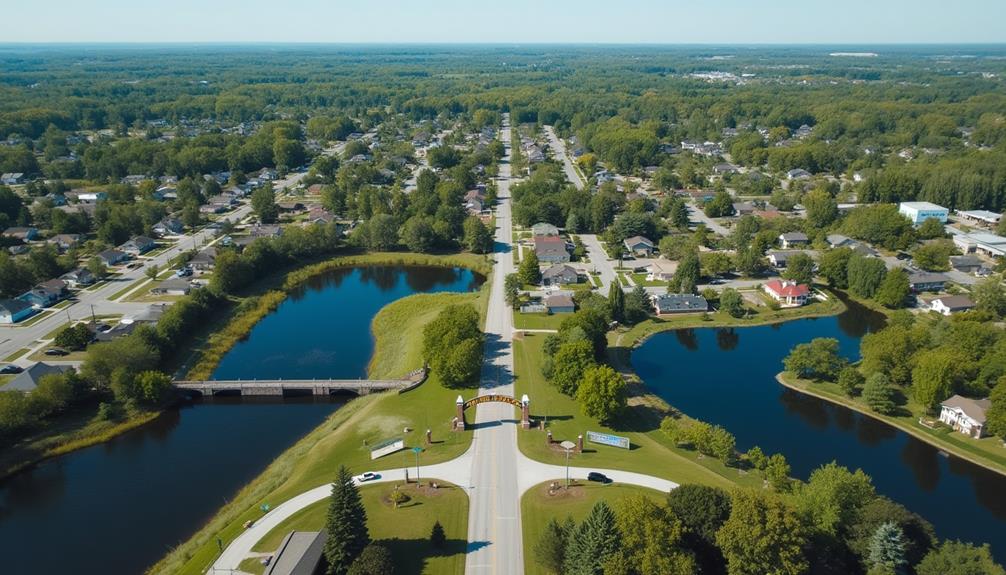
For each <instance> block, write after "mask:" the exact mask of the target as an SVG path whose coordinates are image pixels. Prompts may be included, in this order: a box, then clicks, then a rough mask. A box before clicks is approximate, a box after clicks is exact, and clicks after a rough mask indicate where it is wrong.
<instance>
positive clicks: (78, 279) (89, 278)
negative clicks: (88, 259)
mask: <svg viewBox="0 0 1006 575" xmlns="http://www.w3.org/2000/svg"><path fill="white" fill-rule="evenodd" d="M59 279H61V280H63V281H65V282H66V283H67V284H69V285H70V287H74V288H76V287H82V286H89V285H91V284H93V283H94V282H95V280H96V278H95V277H94V274H92V273H91V270H89V269H87V268H77V269H75V270H73V271H69V272H66V273H65V274H63V275H61V276H59Z"/></svg>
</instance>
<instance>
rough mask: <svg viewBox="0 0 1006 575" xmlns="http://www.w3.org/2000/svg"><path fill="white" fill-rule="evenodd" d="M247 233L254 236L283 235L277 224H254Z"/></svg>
mask: <svg viewBox="0 0 1006 575" xmlns="http://www.w3.org/2000/svg"><path fill="white" fill-rule="evenodd" d="M248 233H249V234H251V236H252V237H255V238H278V237H279V236H281V235H283V228H282V227H281V226H280V225H279V224H256V225H254V226H252V227H251V229H250V230H248Z"/></svg>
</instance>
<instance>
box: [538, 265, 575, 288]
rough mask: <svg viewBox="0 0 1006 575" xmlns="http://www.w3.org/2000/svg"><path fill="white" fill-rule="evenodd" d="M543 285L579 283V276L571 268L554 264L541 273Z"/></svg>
mask: <svg viewBox="0 0 1006 575" xmlns="http://www.w3.org/2000/svg"><path fill="white" fill-rule="evenodd" d="M541 281H542V284H543V285H559V284H575V283H577V282H579V281H580V274H579V273H578V272H577V271H576V268H574V267H573V266H568V265H566V264H555V265H553V266H552V267H550V268H548V269H546V270H545V271H543V272H542V273H541Z"/></svg>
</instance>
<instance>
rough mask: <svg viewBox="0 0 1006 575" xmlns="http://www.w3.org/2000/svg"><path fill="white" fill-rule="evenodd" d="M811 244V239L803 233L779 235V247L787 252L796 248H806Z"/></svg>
mask: <svg viewBox="0 0 1006 575" xmlns="http://www.w3.org/2000/svg"><path fill="white" fill-rule="evenodd" d="M808 243H810V238H808V237H807V234H805V233H803V232H786V233H784V234H780V235H779V245H781V246H782V249H784V250H786V249H789V248H794V247H801V246H805V245H807V244H808Z"/></svg>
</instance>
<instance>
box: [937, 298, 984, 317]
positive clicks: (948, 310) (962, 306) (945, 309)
mask: <svg viewBox="0 0 1006 575" xmlns="http://www.w3.org/2000/svg"><path fill="white" fill-rule="evenodd" d="M974 308H975V302H973V301H971V298H969V297H968V296H966V295H947V296H943V297H938V298H936V299H934V300H933V301H931V302H929V309H931V310H933V311H935V312H936V313H939V314H942V315H950V314H954V313H960V312H962V311H968V310H971V309H974Z"/></svg>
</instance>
